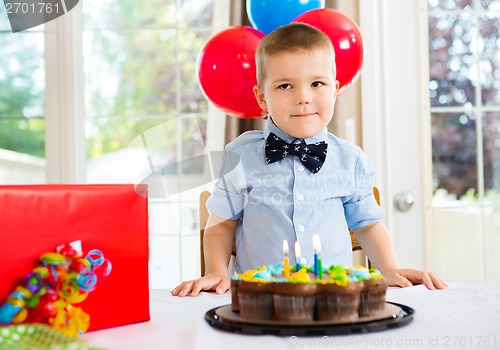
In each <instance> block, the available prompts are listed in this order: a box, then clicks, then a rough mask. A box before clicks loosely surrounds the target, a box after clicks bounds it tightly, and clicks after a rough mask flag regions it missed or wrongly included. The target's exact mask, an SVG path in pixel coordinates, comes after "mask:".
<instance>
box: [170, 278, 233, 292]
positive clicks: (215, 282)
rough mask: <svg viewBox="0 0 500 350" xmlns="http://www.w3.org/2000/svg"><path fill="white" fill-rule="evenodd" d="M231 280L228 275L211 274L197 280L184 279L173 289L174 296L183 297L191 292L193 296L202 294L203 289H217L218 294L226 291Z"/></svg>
mask: <svg viewBox="0 0 500 350" xmlns="http://www.w3.org/2000/svg"><path fill="white" fill-rule="evenodd" d="M230 286H231V282H230V281H229V278H228V277H227V276H219V275H214V274H209V275H206V276H204V277H201V278H198V279H196V280H191V281H184V282H182V283H181V284H179V285H178V286H177V287H175V288H174V289H173V290H172V292H171V293H172V295H173V296H179V297H183V296H186V295H188V294H189V293H191V294H190V295H191V296H192V297H195V296H197V295H198V294H200V291H202V290H215V292H216V293H217V294H222V293H225V292H226V291H227V290H228V289H229V287H230Z"/></svg>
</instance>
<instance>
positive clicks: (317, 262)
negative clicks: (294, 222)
mask: <svg viewBox="0 0 500 350" xmlns="http://www.w3.org/2000/svg"><path fill="white" fill-rule="evenodd" d="M313 246H314V273H315V275H316V276H318V278H319V279H322V278H323V263H322V261H321V256H320V253H321V240H320V239H319V236H318V235H314V236H313Z"/></svg>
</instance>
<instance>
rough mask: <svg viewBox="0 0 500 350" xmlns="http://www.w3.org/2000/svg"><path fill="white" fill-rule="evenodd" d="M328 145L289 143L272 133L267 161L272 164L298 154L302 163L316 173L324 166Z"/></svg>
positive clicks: (267, 141) (267, 142) (323, 143)
mask: <svg viewBox="0 0 500 350" xmlns="http://www.w3.org/2000/svg"><path fill="white" fill-rule="evenodd" d="M327 147H328V145H327V144H326V143H325V142H324V141H321V142H317V143H314V144H306V142H305V141H304V140H302V142H301V143H293V142H292V143H287V142H286V141H285V140H283V139H282V138H281V137H279V136H278V135H276V134H274V133H270V134H269V136H268V137H267V139H266V162H267V164H271V163H274V162H277V161H278V160H281V159H283V158H285V157H286V156H288V155H294V156H298V157H299V159H300V161H301V162H302V164H304V166H305V167H306V168H307V169H309V170H311V171H312V172H313V173H314V174H316V173H317V172H318V171H319V169H321V167H322V166H323V163H324V162H325V158H326V151H327Z"/></svg>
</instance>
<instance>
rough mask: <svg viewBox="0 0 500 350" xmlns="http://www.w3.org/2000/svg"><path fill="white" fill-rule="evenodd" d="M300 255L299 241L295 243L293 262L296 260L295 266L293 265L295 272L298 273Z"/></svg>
mask: <svg viewBox="0 0 500 350" xmlns="http://www.w3.org/2000/svg"><path fill="white" fill-rule="evenodd" d="M300 255H301V252H300V244H299V241H295V260H296V264H295V270H296V271H297V272H299V271H300V268H301V266H300Z"/></svg>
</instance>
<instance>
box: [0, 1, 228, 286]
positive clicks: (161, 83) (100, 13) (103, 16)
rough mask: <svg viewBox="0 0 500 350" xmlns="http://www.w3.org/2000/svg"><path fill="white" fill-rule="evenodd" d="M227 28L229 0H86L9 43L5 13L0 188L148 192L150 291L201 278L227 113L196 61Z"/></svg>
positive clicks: (0, 23)
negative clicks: (201, 198)
mask: <svg viewBox="0 0 500 350" xmlns="http://www.w3.org/2000/svg"><path fill="white" fill-rule="evenodd" d="M214 8H216V9H214ZM1 11H3V12H1ZM228 22H229V1H228V0H161V1H152V0H146V1H141V2H137V1H131V0H114V1H113V0H85V1H80V2H79V4H78V5H77V6H76V7H75V8H74V9H73V10H71V11H70V12H69V13H67V14H66V15H64V16H62V17H60V18H58V19H56V20H54V21H51V22H49V23H47V24H46V25H45V26H39V27H37V28H34V29H33V30H28V31H24V32H20V33H16V34H13V33H12V32H11V31H10V26H9V24H8V20H7V16H6V14H5V10H4V7H3V6H0V44H1V45H2V50H1V51H2V52H1V53H0V59H1V62H2V63H3V62H7V64H4V65H3V66H2V67H0V84H1V85H0V182H1V183H9V182H12V183H43V182H87V183H140V182H146V183H149V184H151V185H152V187H151V188H150V193H151V196H150V205H149V214H150V215H149V217H150V225H149V226H150V286H151V288H168V287H173V286H174V285H175V284H177V283H178V282H180V280H181V279H186V278H194V277H197V276H198V274H199V241H198V240H199V238H198V194H199V192H200V191H201V190H202V189H204V188H206V187H207V186H209V183H210V181H211V180H212V178H211V176H209V175H211V174H208V175H207V169H206V168H207V167H206V164H205V153H206V149H207V146H208V148H209V149H210V150H220V149H221V147H222V146H223V144H222V142H223V141H224V138H223V137H224V136H223V135H224V123H223V122H222V123H221V121H223V120H224V115H223V113H222V112H220V111H218V110H216V109H215V108H214V107H213V106H211V105H209V103H208V102H207V100H206V99H205V98H204V96H203V94H202V92H201V90H200V88H199V86H198V82H197V76H196V58H197V55H198V52H199V50H200V48H201V47H202V45H203V44H204V43H205V42H206V41H207V40H208V38H209V37H210V36H211V35H212V34H214V33H215V32H217V31H219V30H220V29H222V28H223V27H226V26H227V25H228ZM208 129H210V132H208V131H207V130H208ZM207 133H210V135H211V136H210V137H209V138H207ZM214 140H220V141H219V142H216V141H214ZM17 169H19V170H17ZM15 171H18V173H16V172H15ZM45 174H47V175H45ZM156 185H158V186H156ZM155 186H156V187H155ZM124 244H126V242H124Z"/></svg>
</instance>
